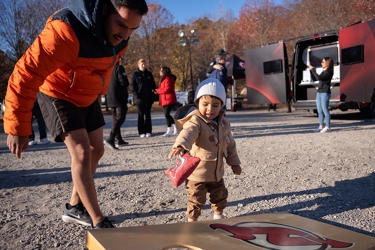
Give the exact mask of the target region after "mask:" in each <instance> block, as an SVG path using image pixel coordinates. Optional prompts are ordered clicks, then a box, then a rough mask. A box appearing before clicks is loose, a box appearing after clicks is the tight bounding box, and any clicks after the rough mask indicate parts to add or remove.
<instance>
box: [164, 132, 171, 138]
mask: <svg viewBox="0 0 375 250" xmlns="http://www.w3.org/2000/svg"><path fill="white" fill-rule="evenodd" d="M172 135H173V134H172V133H169V132H167V133H165V134H164V135H163V136H165V137H168V136H172Z"/></svg>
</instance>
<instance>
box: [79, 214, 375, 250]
mask: <svg viewBox="0 0 375 250" xmlns="http://www.w3.org/2000/svg"><path fill="white" fill-rule="evenodd" d="M86 247H87V248H88V249H89V250H99V249H100V250H102V249H106V250H115V249H116V250H118V249H141V250H148V249H152V250H156V249H160V250H162V249H184V250H185V249H193V250H197V249H204V250H207V249H208V250H209V249H214V250H217V249H225V250H231V249H233V250H241V249H247V250H248V249H257V250H259V249H282V250H286V249H287V250H305V249H306V250H313V249H319V250H324V249H331V250H333V249H345V250H347V249H353V250H354V249H358V250H364V249H375V238H374V237H370V236H367V235H364V234H360V233H357V232H353V231H350V230H347V229H343V228H339V227H336V226H332V225H329V224H325V223H322V222H318V221H314V220H311V219H307V218H304V217H300V216H297V215H293V214H289V213H274V214H260V215H252V216H241V217H235V218H228V219H221V220H207V221H198V222H193V223H177V224H164V225H152V226H139V227H123V228H113V229H100V230H91V231H88V232H87V234H86Z"/></svg>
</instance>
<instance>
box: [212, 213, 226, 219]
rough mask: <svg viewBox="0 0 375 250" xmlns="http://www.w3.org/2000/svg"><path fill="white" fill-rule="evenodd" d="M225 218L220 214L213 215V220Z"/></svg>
mask: <svg viewBox="0 0 375 250" xmlns="http://www.w3.org/2000/svg"><path fill="white" fill-rule="evenodd" d="M224 218H225V217H224V215H222V214H220V215H218V214H214V220H220V219H224Z"/></svg>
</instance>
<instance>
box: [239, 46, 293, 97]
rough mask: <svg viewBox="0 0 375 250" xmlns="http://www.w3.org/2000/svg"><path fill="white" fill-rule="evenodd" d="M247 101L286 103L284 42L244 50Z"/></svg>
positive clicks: (286, 65)
mask: <svg viewBox="0 0 375 250" xmlns="http://www.w3.org/2000/svg"><path fill="white" fill-rule="evenodd" d="M245 66H246V68H245V71H246V87H247V102H248V103H249V104H264V103H286V102H287V93H288V92H287V91H289V87H288V86H289V81H288V77H287V76H288V58H287V54H286V47H285V43H283V42H280V43H276V44H271V45H267V46H264V47H259V48H255V49H250V50H247V51H245Z"/></svg>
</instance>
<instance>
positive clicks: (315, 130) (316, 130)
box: [313, 127, 322, 133]
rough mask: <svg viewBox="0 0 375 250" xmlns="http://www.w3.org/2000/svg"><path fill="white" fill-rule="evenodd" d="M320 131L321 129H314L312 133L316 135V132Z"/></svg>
mask: <svg viewBox="0 0 375 250" xmlns="http://www.w3.org/2000/svg"><path fill="white" fill-rule="evenodd" d="M321 130H322V128H320V127H318V128H316V129H314V130H313V132H314V133H318V132H320V131H321Z"/></svg>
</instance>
